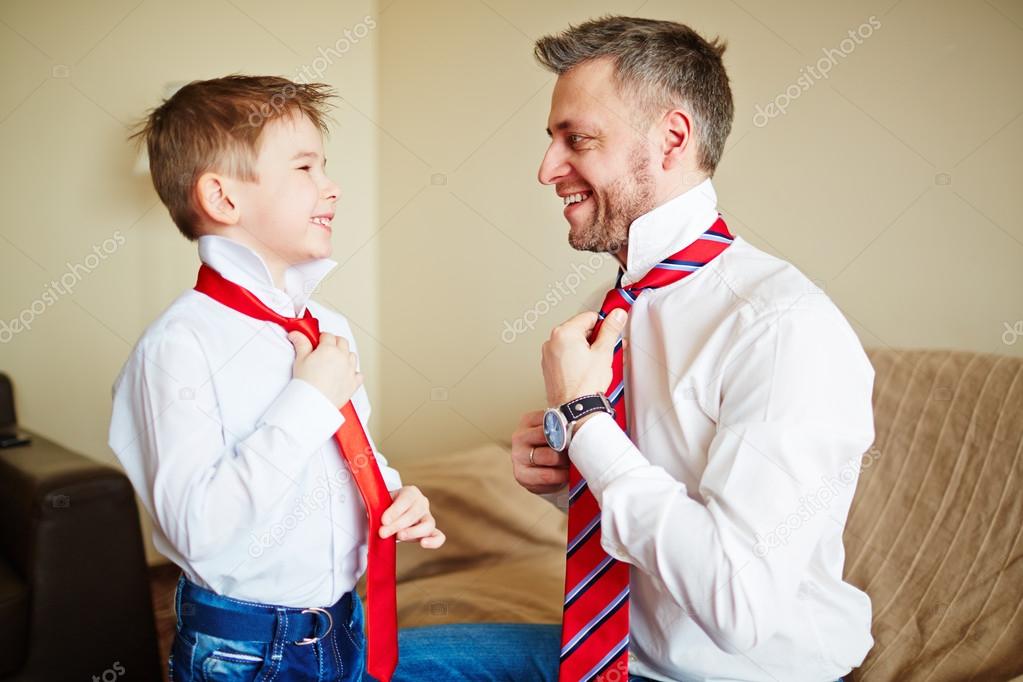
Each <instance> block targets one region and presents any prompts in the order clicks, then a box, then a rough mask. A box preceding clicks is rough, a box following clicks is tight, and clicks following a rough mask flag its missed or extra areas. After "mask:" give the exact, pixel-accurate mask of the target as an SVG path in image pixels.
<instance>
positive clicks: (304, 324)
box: [281, 308, 320, 348]
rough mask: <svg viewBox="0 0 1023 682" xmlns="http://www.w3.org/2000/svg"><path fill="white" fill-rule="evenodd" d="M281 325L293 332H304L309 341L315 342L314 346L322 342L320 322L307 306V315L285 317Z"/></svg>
mask: <svg viewBox="0 0 1023 682" xmlns="http://www.w3.org/2000/svg"><path fill="white" fill-rule="evenodd" d="M281 326H283V327H284V329H285V330H287V332H288V333H291V332H302V333H303V334H305V336H306V338H307V339H309V342H310V343H311V344H313V348H316V346H317V345H318V344H319V343H320V324H319V322H318V321H317V319H316V318H315V317H313V315H312V313H310V312H309V309H308V308H306V311H305V315H304V316H302V317H285V318H283V321H282V322H281Z"/></svg>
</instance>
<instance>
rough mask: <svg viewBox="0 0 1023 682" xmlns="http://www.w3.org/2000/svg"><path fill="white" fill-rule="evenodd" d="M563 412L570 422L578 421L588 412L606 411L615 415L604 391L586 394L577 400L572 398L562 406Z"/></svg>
mask: <svg viewBox="0 0 1023 682" xmlns="http://www.w3.org/2000/svg"><path fill="white" fill-rule="evenodd" d="M559 409H560V410H561V413H562V414H563V415H565V419H567V420H568V422H569V423H572V422H574V421H578V420H580V419H582V418H583V417H585V416H586V415H588V414H593V413H594V412H606V413H608V414H609V415H611V416H612V417H613V416H614V413H615V411H614V408H613V407H611V404H610V403H609V402H608V401H607V398H606V397H604V394H603V393H594V394H592V395H584V396H582V397H580V398H576V399H575V400H570V401H568V402H567V403H565V404H564V405H562V406H561V407H560V408H559Z"/></svg>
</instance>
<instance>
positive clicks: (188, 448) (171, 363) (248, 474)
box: [109, 324, 344, 561]
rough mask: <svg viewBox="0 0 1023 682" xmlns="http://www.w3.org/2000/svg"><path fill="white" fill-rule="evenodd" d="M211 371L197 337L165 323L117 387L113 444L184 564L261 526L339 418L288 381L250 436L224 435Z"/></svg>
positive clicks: (312, 393)
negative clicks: (165, 326) (182, 558)
mask: <svg viewBox="0 0 1023 682" xmlns="http://www.w3.org/2000/svg"><path fill="white" fill-rule="evenodd" d="M211 376H212V370H211V369H210V367H209V366H208V363H207V361H206V357H205V355H204V353H203V351H202V348H201V346H200V344H199V342H198V340H197V339H196V338H195V337H194V336H193V335H192V333H191V331H190V330H188V329H187V328H185V327H184V326H182V325H173V324H171V325H168V326H167V328H166V329H164V330H161V333H160V334H159V335H154V337H153V338H152V339H151V340H149V341H147V342H146V343H145V344H144V345H140V347H139V348H138V349H136V352H135V353H133V355H132V357H131V358H130V359H129V361H128V363H127V364H126V365H125V369H124V371H123V372H122V374H121V375H120V376H119V378H118V381H117V382H116V383H115V386H114V391H113V401H114V405H113V414H112V419H111V429H110V440H109V445H110V447H111V449H113V451H114V453H115V454H116V455H117V457H118V458H119V459H120V460H121V461H122V463H124V462H129V461H130V462H132V463H133V466H131V467H128V466H126V469H130V470H131V471H132V473H133V475H134V476H135V477H136V479H137V480H133V481H132V482H133V484H135V485H136V488H138V489H141V490H145V492H146V495H145V496H144V497H145V498H147V501H148V506H150V512H151V513H152V515H153V516H154V518H155V519H156V521H157V523H158V524H159V525H160V528H161V530H162V531H163V532H164V534H165V535H166V537H167V539H168V540H169V541H170V542H171V543H172V544H173V545H174V547H175V548H176V549H177V550H178V551H179V552H180V553H181V554H182V555H183V556H184V557H185V558H187V559H189V560H190V561H197V560H201V559H203V558H204V557H208V556H210V555H211V554H213V553H215V552H217V551H221V550H222V548H223V547H224V546H225V545H227V544H230V543H232V542H234V541H236V540H237V539H238V538H240V537H246V536H247V534H248V533H249V532H252V531H255V530H258V529H260V528H263V527H264V526H265V525H266V524H267V523H268V522H269V520H270V518H272V517H273V515H274V514H275V513H276V512H277V510H278V508H279V507H280V506H281V505H283V504H285V503H286V500H287V491H288V488H289V484H288V481H289V480H290V481H297V480H298V478H299V477H300V475H301V473H302V471H303V469H304V468H305V467H306V466H307V465H308V463H309V461H310V459H311V458H312V456H313V454H314V453H316V452H317V450H318V449H319V448H320V447H322V446H323V445H324V443H325V442H326V441H327V440H328V439H329V438H330V437H331V436H332V435H333V434H334V432H335V431H337V429H338V428H339V427H340V426H341V424H342V422H343V421H344V418H343V417H342V416H341V413H340V411H339V410H338V409H337V408H336V407H335V406H334V405H333V404H332V403H331V402H330V401H329V400H328V399H327V398H326V396H324V395H323V394H322V393H321V392H320V391H319V390H318V389H316V388H315V387H313V386H312V385H311V384H309V383H307V382H305V381H302V380H301V379H292V380H291V381H289V383H288V384H287V385H286V386H285V388H284V389H283V390H282V391H281V392H280V394H278V396H277V397H276V399H274V401H273V402H272V403H271V404H270V405H269V406H268V407H267V409H266V410H265V412H264V413H263V415H262V416H261V417H260V419H259V420H258V422H257V424H256V427H255V429H254V430H253V431H252V432H251V433H240V434H234V433H229V432H227V431H226V428H225V426H224V424H223V419H222V418H221V412H220V409H221V407H220V403H219V402H218V399H217V396H216V395H215V394H214V391H213V388H212V384H213V382H212V381H211ZM139 462H141V466H139V465H138V464H137V463H139Z"/></svg>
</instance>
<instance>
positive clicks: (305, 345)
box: [288, 332, 313, 355]
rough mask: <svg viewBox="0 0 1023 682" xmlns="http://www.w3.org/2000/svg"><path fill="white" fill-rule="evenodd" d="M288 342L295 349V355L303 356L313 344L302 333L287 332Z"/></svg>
mask: <svg viewBox="0 0 1023 682" xmlns="http://www.w3.org/2000/svg"><path fill="white" fill-rule="evenodd" d="M288 341H291V344H292V345H293V346H294V347H295V353H296V354H297V355H305V354H307V353H308V352H309V351H311V350H312V349H313V344H312V343H310V342H309V339H308V338H307V337H306V335H305V334H303V333H302V332H288Z"/></svg>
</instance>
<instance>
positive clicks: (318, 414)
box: [262, 379, 345, 454]
mask: <svg viewBox="0 0 1023 682" xmlns="http://www.w3.org/2000/svg"><path fill="white" fill-rule="evenodd" d="M262 421H263V423H265V424H269V425H270V426H276V427H277V428H279V429H281V430H282V431H284V433H285V434H287V435H288V437H290V438H291V439H293V440H294V441H295V442H297V443H298V444H299V447H300V448H301V449H302V452H303V453H304V454H311V453H312V452H314V451H315V450H316V449H317V448H319V447H320V446H322V445H323V444H324V443H325V442H326V441H327V440H328V439H329V438H330V437H331V436H333V435H334V434H335V433H336V432H337V430H338V429H339V428H341V425H342V424H343V423H344V421H345V418H344V417H343V416H341V410H339V409H338V408H337V406H336V405H334V404H333V403H332V402H330V401H329V400H328V399H327V396H325V395H323V393H321V392H320V390H319V389H318V388H316V387H315V386H313V385H312V384H310V383H309V382H308V381H304V380H302V379H292V380H291V381H290V382H288V385H287V386H285V387H284V390H283V391H281V393H280V395H278V396H277V399H276V400H274V401H273V403H272V404H271V405H270V407H269V408H268V409H267V411H266V412H265V413H264V414H263V419H262Z"/></svg>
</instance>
